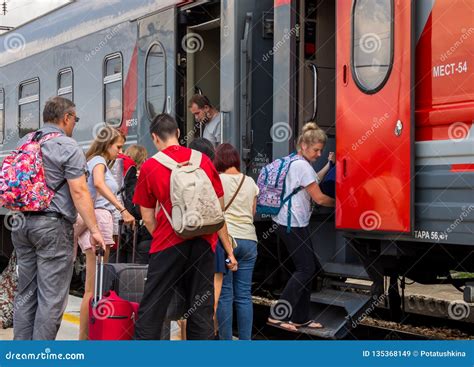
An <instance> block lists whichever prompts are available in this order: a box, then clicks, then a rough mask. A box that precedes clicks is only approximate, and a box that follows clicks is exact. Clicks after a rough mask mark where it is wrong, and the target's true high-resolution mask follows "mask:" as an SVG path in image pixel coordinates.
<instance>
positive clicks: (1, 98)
mask: <svg viewBox="0 0 474 367" xmlns="http://www.w3.org/2000/svg"><path fill="white" fill-rule="evenodd" d="M4 138H5V91H4V90H3V88H0V144H3V139H4Z"/></svg>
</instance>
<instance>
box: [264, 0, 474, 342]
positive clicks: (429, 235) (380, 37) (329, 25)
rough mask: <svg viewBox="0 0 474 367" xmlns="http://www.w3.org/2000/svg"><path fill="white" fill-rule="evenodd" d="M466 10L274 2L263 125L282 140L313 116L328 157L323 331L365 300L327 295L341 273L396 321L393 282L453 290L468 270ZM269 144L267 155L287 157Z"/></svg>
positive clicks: (319, 304)
mask: <svg viewBox="0 0 474 367" xmlns="http://www.w3.org/2000/svg"><path fill="white" fill-rule="evenodd" d="M473 5H474V3H473V2H472V1H461V0H459V1H457V0H454V1H447V0H417V1H409V0H399V1H396V0H354V1H349V0H339V1H325V0H275V2H274V6H275V8H274V47H273V50H272V54H273V62H274V84H273V96H274V99H273V103H274V108H273V121H274V123H275V122H277V121H284V122H287V124H288V125H287V129H288V131H289V132H290V134H288V135H291V136H296V135H298V131H299V130H300V128H301V126H302V125H303V124H304V123H305V122H307V121H310V120H314V121H316V122H317V123H318V125H319V126H321V127H323V128H324V129H325V130H326V131H327V133H328V136H329V142H328V143H327V144H326V145H327V147H326V149H325V153H324V154H327V153H328V152H329V151H334V150H335V151H336V156H337V164H336V167H337V171H336V172H337V174H336V208H335V210H327V209H325V208H317V209H316V210H315V212H314V215H313V217H312V229H313V231H312V233H313V247H314V248H315V252H316V253H317V255H318V256H319V258H320V259H321V261H322V263H323V267H324V270H325V272H326V275H325V279H324V281H323V285H324V286H323V287H320V288H319V292H317V293H315V294H314V295H313V297H312V301H313V303H314V304H313V311H314V313H315V316H316V315H317V316H319V317H320V318H319V319H321V317H322V318H323V319H324V318H325V320H323V322H326V324H327V325H329V328H328V330H326V331H325V333H326V334H328V335H330V336H332V337H338V336H342V335H344V333H345V331H344V327H346V328H347V324H346V325H344V323H343V322H339V321H340V320H339V321H338V322H334V319H336V320H338V318H337V317H336V316H335V315H337V313H338V312H340V311H341V308H342V309H343V311H342V313H341V315H345V316H344V317H346V318H347V319H348V320H349V319H351V318H352V317H353V316H354V315H356V314H357V312H359V310H360V309H362V308H363V307H364V306H365V305H366V304H364V301H363V300H361V299H359V298H352V297H351V296H350V295H349V294H348V293H347V292H341V295H340V297H339V298H337V296H335V295H334V293H332V291H328V288H334V287H332V286H331V285H337V284H338V285H340V284H341V282H340V281H341V279H346V278H364V279H371V280H372V281H373V285H372V292H373V294H375V295H380V294H381V293H383V292H384V291H385V292H387V293H388V294H389V298H390V303H391V306H392V308H395V309H396V310H394V312H395V313H396V312H397V311H398V310H399V307H400V296H399V292H398V291H399V290H398V282H397V279H398V277H405V276H406V277H409V278H410V279H412V280H415V281H417V282H419V283H423V284H433V283H440V282H453V284H454V285H455V286H456V287H458V288H459V289H460V290H463V288H462V286H463V285H464V284H465V283H466V281H459V280H458V281H452V280H451V272H452V271H453V270H455V271H462V272H472V271H474V256H473V250H474V131H473V121H474V71H473V70H474V54H473V50H474V21H473V19H474V14H473ZM273 140H274V141H273V155H274V157H275V156H281V155H283V154H287V153H288V152H290V151H291V150H292V149H294V141H293V139H289V142H288V141H275V139H273ZM321 160H322V161H324V159H321ZM315 168H316V169H318V168H319V166H316V167H315ZM384 277H388V278H390V279H391V281H390V287H385V289H384ZM471 281H472V280H471ZM339 289H340V290H342V291H344V287H342V288H341V287H339ZM325 292H326V293H325ZM464 293H465V299H466V301H469V302H472V301H473V300H472V299H471V296H470V294H472V286H471V287H469V286H466V287H465V292H464ZM462 297H463V296H462V294H461V293H460V298H461V299H462ZM335 298H336V299H337V300H338V301H337V302H335V301H334V299H335ZM331 299H332V301H331ZM351 302H352V306H350V305H349V304H351ZM322 310H324V312H322ZM324 314H326V315H327V317H325V316H324ZM326 336H327V335H326Z"/></svg>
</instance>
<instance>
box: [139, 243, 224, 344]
mask: <svg viewBox="0 0 474 367" xmlns="http://www.w3.org/2000/svg"><path fill="white" fill-rule="evenodd" d="M214 268H215V265H214V253H213V252H212V250H211V246H210V245H209V243H208V242H206V241H205V240H203V239H202V238H194V239H191V240H188V241H185V242H183V243H181V244H179V245H176V246H173V247H170V248H167V249H165V250H163V251H159V252H156V253H154V254H151V256H150V263H149V267H148V274H147V280H146V283H145V291H144V294H143V298H142V301H141V302H140V308H139V311H138V320H137V323H136V326H135V339H137V340H159V339H160V336H161V332H162V328H163V323H164V321H165V320H166V313H167V310H168V306H169V304H170V301H171V299H172V296H173V294H174V292H173V286H175V285H177V284H180V285H181V286H182V294H183V296H184V298H185V299H184V302H185V304H186V307H185V309H186V310H185V313H184V317H185V318H186V319H187V321H188V322H187V327H186V333H187V338H188V339H189V340H193V339H194V340H208V339H214V321H213V315H214Z"/></svg>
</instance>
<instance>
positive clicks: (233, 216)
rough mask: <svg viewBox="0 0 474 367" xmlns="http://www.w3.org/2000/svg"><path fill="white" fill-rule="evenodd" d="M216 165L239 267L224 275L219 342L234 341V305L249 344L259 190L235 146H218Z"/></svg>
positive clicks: (219, 315) (226, 217)
mask: <svg viewBox="0 0 474 367" xmlns="http://www.w3.org/2000/svg"><path fill="white" fill-rule="evenodd" d="M214 165H215V166H216V169H217V172H219V173H220V178H221V181H222V186H223V188H224V203H225V208H226V210H225V214H224V215H225V221H226V223H227V229H228V231H229V234H230V235H231V236H232V237H233V238H234V239H235V241H236V243H237V247H236V248H235V249H234V256H235V259H236V260H237V262H238V264H239V266H238V269H237V271H234V272H230V271H227V272H226V273H225V275H224V281H223V284H222V292H221V295H220V298H219V305H218V307H217V321H218V324H219V338H220V339H224V340H232V315H233V306H234V305H235V309H236V315H237V326H238V330H239V339H240V340H250V339H251V336H252V320H253V304H252V274H253V268H254V266H255V262H256V260H257V234H256V232H255V226H254V224H253V218H254V214H255V208H256V205H257V201H256V200H257V195H258V187H257V185H256V184H255V181H254V180H253V179H252V178H251V177H249V176H246V175H244V174H242V173H240V157H239V153H238V152H237V150H236V149H235V148H234V147H233V146H232V145H230V144H221V145H219V147H218V148H217V151H216V157H215V158H214Z"/></svg>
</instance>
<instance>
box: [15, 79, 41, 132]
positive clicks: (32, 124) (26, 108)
mask: <svg viewBox="0 0 474 367" xmlns="http://www.w3.org/2000/svg"><path fill="white" fill-rule="evenodd" d="M39 84H40V83H39V79H38V78H36V79H32V80H27V81H24V82H22V83H20V87H19V96H18V120H19V124H18V133H19V135H20V138H21V137H23V136H25V135H26V134H28V133H30V132H32V131H35V130H37V129H39V127H40V118H39V116H40V108H39V97H40V96H39V88H40V85H39Z"/></svg>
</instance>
